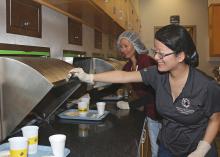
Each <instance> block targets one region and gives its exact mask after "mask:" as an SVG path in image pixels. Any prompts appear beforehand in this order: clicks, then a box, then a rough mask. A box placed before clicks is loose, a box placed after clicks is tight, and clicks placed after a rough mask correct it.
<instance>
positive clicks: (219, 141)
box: [216, 133, 220, 156]
mask: <svg viewBox="0 0 220 157" xmlns="http://www.w3.org/2000/svg"><path fill="white" fill-rule="evenodd" d="M216 143H217V149H218V156H220V133H219V134H218V136H217V137H216Z"/></svg>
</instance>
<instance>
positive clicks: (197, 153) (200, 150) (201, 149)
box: [187, 141, 211, 157]
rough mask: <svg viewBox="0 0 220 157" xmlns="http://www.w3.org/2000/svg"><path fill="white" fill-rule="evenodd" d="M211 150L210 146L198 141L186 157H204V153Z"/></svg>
mask: <svg viewBox="0 0 220 157" xmlns="http://www.w3.org/2000/svg"><path fill="white" fill-rule="evenodd" d="M210 148H211V145H210V144H209V143H208V142H206V141H199V144H198V146H197V148H196V150H194V151H193V152H192V153H190V154H189V155H188V156H187V157H205V155H206V153H207V152H208V151H209V149H210Z"/></svg>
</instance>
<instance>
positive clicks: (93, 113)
mask: <svg viewBox="0 0 220 157" xmlns="http://www.w3.org/2000/svg"><path fill="white" fill-rule="evenodd" d="M69 113H71V114H69ZM108 114H109V111H105V112H104V114H103V115H101V116H100V115H98V112H97V110H89V112H88V113H87V114H86V115H84V116H81V115H79V114H78V110H77V109H70V110H66V111H64V112H62V113H60V114H58V117H60V118H62V119H73V120H88V121H99V120H102V119H103V118H105V117H106V116H107V115H108Z"/></svg>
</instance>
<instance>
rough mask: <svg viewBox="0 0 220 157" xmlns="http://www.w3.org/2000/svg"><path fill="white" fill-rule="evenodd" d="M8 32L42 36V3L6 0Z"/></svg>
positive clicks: (25, 0)
mask: <svg viewBox="0 0 220 157" xmlns="http://www.w3.org/2000/svg"><path fill="white" fill-rule="evenodd" d="M6 14H7V15H6V17H7V33H13V34H20V35H26V36H32V37H39V38H40V37H41V34H42V32H41V27H42V26H41V5H40V4H38V3H36V2H33V1H27V0H6Z"/></svg>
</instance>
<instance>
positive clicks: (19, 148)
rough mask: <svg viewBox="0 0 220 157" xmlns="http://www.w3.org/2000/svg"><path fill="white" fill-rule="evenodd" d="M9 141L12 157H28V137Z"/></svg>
mask: <svg viewBox="0 0 220 157" xmlns="http://www.w3.org/2000/svg"><path fill="white" fill-rule="evenodd" d="M8 141H9V145H10V157H27V150H28V139H27V138H26V137H12V138H9V139H8Z"/></svg>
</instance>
